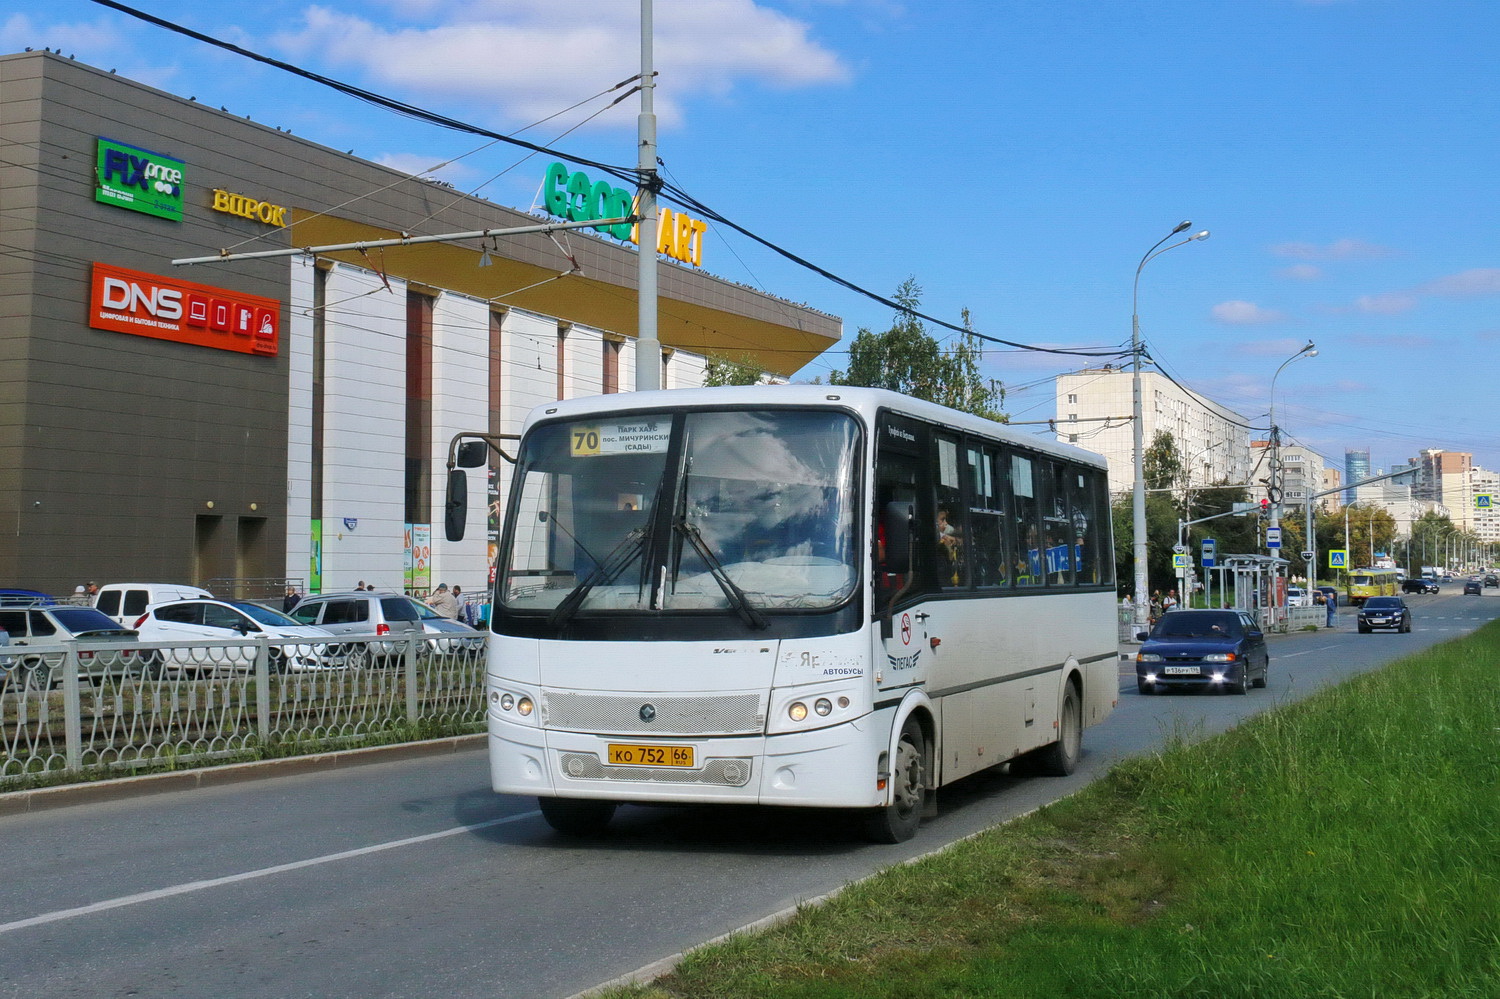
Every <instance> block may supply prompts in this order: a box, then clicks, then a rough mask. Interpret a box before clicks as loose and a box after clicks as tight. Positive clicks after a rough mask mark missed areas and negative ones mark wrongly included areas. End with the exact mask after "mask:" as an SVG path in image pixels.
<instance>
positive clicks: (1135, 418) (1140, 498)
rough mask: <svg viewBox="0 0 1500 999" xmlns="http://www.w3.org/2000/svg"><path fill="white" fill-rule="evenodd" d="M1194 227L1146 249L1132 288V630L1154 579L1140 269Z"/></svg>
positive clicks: (1204, 234)
mask: <svg viewBox="0 0 1500 999" xmlns="http://www.w3.org/2000/svg"><path fill="white" fill-rule="evenodd" d="M1192 227H1193V223H1192V222H1190V221H1187V220H1184V221H1182V222H1179V223H1178V224H1177V226H1176V228H1174V229H1173V230H1172V231H1171V232H1169V233H1167V234H1166V235H1165V236H1163V237H1162V238H1161V239H1159V240H1157V241H1156V244H1155V245H1154V246H1152V247H1151V249H1149V250H1147V251H1146V253H1145V255H1144V256H1142V257H1141V262H1140V263H1139V264H1137V265H1136V268H1135V284H1134V285H1133V286H1132V288H1131V292H1130V355H1131V358H1132V365H1131V367H1132V374H1131V378H1130V397H1131V399H1130V412H1131V438H1132V444H1133V447H1134V465H1135V467H1134V470H1133V471H1134V476H1133V479H1134V481H1133V482H1132V483H1131V495H1130V526H1131V533H1132V534H1133V535H1134V538H1133V548H1134V555H1135V595H1134V598H1133V600H1132V602H1131V612H1132V613H1133V614H1134V615H1135V627H1134V628H1133V629H1132V631H1140V630H1141V628H1142V626H1144V625H1145V624H1146V609H1147V607H1148V606H1149V605H1150V592H1149V591H1150V587H1151V582H1150V579H1149V576H1148V574H1147V572H1146V430H1145V426H1144V417H1143V407H1142V405H1141V313H1140V307H1139V306H1140V297H1141V271H1142V270H1143V269H1145V266H1146V264H1148V263H1149V262H1150V261H1152V260H1153V259H1155V258H1156V257H1159V256H1161V255H1162V254H1163V253H1166V252H1167V251H1168V250H1171V249H1175V248H1177V247H1179V246H1182V245H1183V244H1184V243H1191V242H1193V241H1194V240H1200V239H1207V238H1208V230H1207V229H1204V230H1202V231H1201V232H1196V233H1194V234H1193V235H1191V236H1188V237H1187V238H1186V239H1181V240H1178V241H1177V242H1175V243H1173V244H1171V245H1170V246H1162V244H1163V243H1165V242H1166V241H1167V240H1169V239H1171V238H1172V237H1173V236H1175V235H1177V234H1178V233H1180V232H1186V231H1187V230H1189V229H1191V228H1192Z"/></svg>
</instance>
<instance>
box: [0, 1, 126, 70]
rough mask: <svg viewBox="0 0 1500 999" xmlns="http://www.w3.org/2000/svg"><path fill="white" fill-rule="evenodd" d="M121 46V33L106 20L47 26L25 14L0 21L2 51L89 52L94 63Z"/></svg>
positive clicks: (70, 53)
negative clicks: (109, 25)
mask: <svg viewBox="0 0 1500 999" xmlns="http://www.w3.org/2000/svg"><path fill="white" fill-rule="evenodd" d="M118 44H119V35H118V33H117V32H115V31H114V30H113V29H112V28H110V27H108V26H107V25H105V23H104V22H102V21H100V22H97V23H94V24H82V23H80V24H47V25H43V24H38V23H37V22H35V21H33V20H32V19H31V18H29V17H27V16H26V15H25V14H12V15H11V16H10V17H7V18H6V19H5V20H4V21H0V52H20V51H22V50H23V49H25V48H27V47H30V48H34V49H43V48H47V49H62V53H63V55H74V54H78V53H88V54H89V58H90V60H91V61H93V60H96V59H98V57H99V55H98V54H99V53H102V52H105V51H108V50H109V49H110V47H111V46H115V45H118ZM105 68H106V69H108V68H109V67H108V66H106V67H105Z"/></svg>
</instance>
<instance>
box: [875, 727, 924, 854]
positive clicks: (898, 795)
mask: <svg viewBox="0 0 1500 999" xmlns="http://www.w3.org/2000/svg"><path fill="white" fill-rule="evenodd" d="M890 780H891V784H892V789H891V803H890V804H889V805H886V806H885V807H884V808H877V809H875V810H874V811H873V812H871V813H870V814H869V816H868V817H867V818H866V819H865V837H866V838H867V839H870V840H872V841H874V842H876V843H905V842H906V841H907V840H909V839H911V838H912V837H913V836H915V835H916V834H917V826H919V825H921V824H922V811H923V809H924V808H925V807H926V804H927V737H926V736H925V735H923V733H922V726H921V725H920V724H919V723H918V722H917V720H916V719H915V718H908V719H906V724H905V725H903V726H902V727H901V738H900V739H898V740H897V741H896V759H895V765H894V766H892V767H891V777H890Z"/></svg>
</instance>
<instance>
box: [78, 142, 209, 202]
mask: <svg viewBox="0 0 1500 999" xmlns="http://www.w3.org/2000/svg"><path fill="white" fill-rule="evenodd" d="M186 169H187V165H186V164H184V163H183V162H182V160H179V159H176V158H175V157H172V156H168V155H166V154H165V153H154V152H152V151H151V150H149V149H142V148H140V147H139V146H129V145H126V144H125V143H123V142H116V141H114V140H113V139H106V138H103V137H100V139H99V145H98V152H97V153H96V160H95V163H94V200H95V201H100V202H103V203H104V204H106V205H116V206H118V207H120V208H129V209H130V210H131V211H135V212H145V213H146V214H147V215H155V216H156V217H158V218H164V219H170V220H172V221H173V222H181V221H182V178H183V173H184V171H185V170H186Z"/></svg>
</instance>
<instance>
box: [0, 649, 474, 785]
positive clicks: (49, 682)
mask: <svg viewBox="0 0 1500 999" xmlns="http://www.w3.org/2000/svg"><path fill="white" fill-rule="evenodd" d="M484 661H485V656H484V639H483V637H482V636H480V637H477V638H469V637H459V638H451V637H445V636H435V635H428V636H422V635H416V636H412V637H410V638H400V639H396V638H381V639H375V638H345V637H343V636H340V637H339V638H338V639H336V640H334V641H329V642H318V643H298V642H293V641H286V640H275V639H246V640H243V641H240V640H236V641H213V642H208V641H198V642H161V643H151V644H149V645H147V644H139V643H137V644H129V645H110V646H106V647H103V648H101V647H100V646H98V645H93V646H90V645H87V644H84V645H80V644H79V643H77V642H64V643H58V644H54V645H41V644H35V645H28V646H25V647H21V646H14V645H12V646H0V791H4V790H8V789H11V788H15V787H22V786H31V785H34V784H37V783H41V782H47V783H52V782H60V781H65V780H66V779H68V777H69V776H88V777H110V776H125V775H129V774H132V773H137V772H143V771H148V770H164V769H181V768H186V767H193V766H201V765H204V764H208V763H212V762H223V761H233V760H242V759H243V760H249V759H265V758H269V757H278V756H296V755H302V754H307V753H316V752H326V751H329V750H332V749H339V748H349V747H354V746H363V745H376V744H380V743H385V742H398V741H404V740H408V739H419V738H428V737H436V736H439V735H449V734H457V733H463V732H477V731H481V730H482V729H483V727H484Z"/></svg>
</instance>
